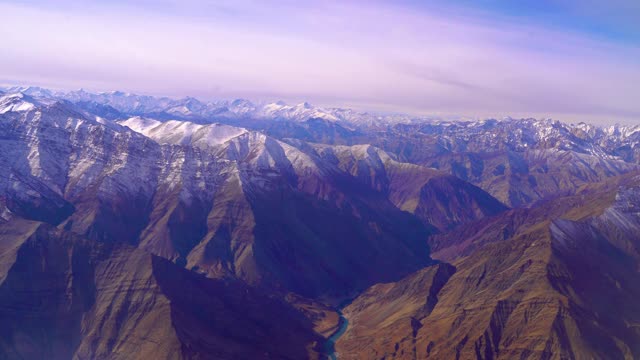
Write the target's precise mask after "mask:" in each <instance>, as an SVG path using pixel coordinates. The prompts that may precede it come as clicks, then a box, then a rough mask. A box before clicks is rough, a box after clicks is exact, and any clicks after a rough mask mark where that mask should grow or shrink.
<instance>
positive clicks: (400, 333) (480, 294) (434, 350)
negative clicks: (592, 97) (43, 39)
mask: <svg viewBox="0 0 640 360" xmlns="http://www.w3.org/2000/svg"><path fill="white" fill-rule="evenodd" d="M0 168H2V170H3V171H2V175H1V176H0V320H1V321H2V324H3V325H4V326H3V329H2V330H0V331H1V332H2V334H1V335H0V358H8V359H12V358H26V359H41V358H42V359H44V358H47V359H50V358H54V359H69V358H73V359H85V358H96V359H119V358H122V359H125V358H126V359H131V358H137V359H146V358H158V359H163V358H164V359H175V358H184V359H208V358H212V359H245V358H265V359H303V358H317V359H320V358H326V357H327V356H339V357H340V358H341V359H392V358H394V359H416V358H419V359H423V358H434V359H450V358H451V359H453V358H455V359H510V358H520V359H569V358H574V359H583V358H629V359H632V358H637V357H640V332H639V331H638V324H639V322H638V321H640V308H638V306H637V305H636V301H635V299H636V298H637V295H638V294H636V293H637V292H638V289H640V286H638V285H640V283H638V282H640V274H638V269H640V263H639V262H638V261H639V260H640V253H639V252H638V249H640V239H639V238H638V236H637V234H640V217H639V214H640V211H639V210H638V207H639V206H640V202H639V201H640V197H639V196H638V194H640V192H639V191H640V190H639V189H640V125H639V126H621V125H615V126H608V127H598V126H593V125H588V124H584V123H580V124H566V123H562V122H559V121H554V120H536V119H512V118H506V119H502V120H495V119H487V120H479V121H470V120H459V121H450V120H446V121H445V120H439V119H429V118H418V117H411V116H406V115H378V114H370V113H360V112H357V111H353V110H349V109H339V108H320V107H315V106H313V105H310V104H308V103H303V104H298V105H287V104H285V103H283V102H277V103H253V102H251V101H248V100H244V99H238V100H233V101H213V102H202V101H199V100H197V99H195V98H183V99H173V98H166V97H152V96H140V95H133V94H127V93H123V92H117V91H116V92H109V93H98V94H95V93H89V92H86V91H84V90H79V91H72V92H58V91H51V90H47V89H42V88H37V87H14V88H6V89H2V90H1V92H0ZM334 334H340V335H341V336H339V337H336V336H332V335H334ZM333 352H335V353H333Z"/></svg>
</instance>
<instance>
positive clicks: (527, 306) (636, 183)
mask: <svg viewBox="0 0 640 360" xmlns="http://www.w3.org/2000/svg"><path fill="white" fill-rule="evenodd" d="M638 194H640V177H638V176H637V175H633V176H631V175H629V176H626V177H622V178H617V179H612V180H609V181H608V182H606V183H603V184H598V185H592V186H589V187H587V188H584V189H582V190H581V191H580V192H579V194H578V195H575V196H571V197H568V198H561V199H558V200H555V201H550V202H548V203H547V204H544V205H541V208H540V209H538V210H529V209H519V210H512V211H509V212H507V213H504V214H501V215H498V216H497V217H495V218H493V219H487V220H484V221H480V223H481V225H477V224H476V225H473V226H472V225H469V226H468V229H467V230H465V231H466V232H468V233H469V234H471V233H473V234H474V235H475V240H473V241H471V243H472V244H473V245H474V246H475V249H474V250H471V249H470V247H471V244H469V243H468V242H469V241H467V243H465V244H464V245H466V246H465V247H462V248H461V247H460V244H459V243H457V242H456V239H458V238H460V239H462V238H467V236H464V235H461V236H459V237H454V238H453V243H451V244H449V243H448V238H447V236H446V235H443V236H441V237H440V240H439V241H440V243H439V246H440V248H441V249H446V248H447V247H448V246H455V247H456V249H457V250H456V251H453V252H446V251H444V250H441V252H442V254H446V255H447V256H445V257H446V258H448V259H449V260H450V261H451V264H452V265H445V264H443V265H438V266H437V267H431V268H426V269H424V270H421V271H419V272H417V273H415V274H413V275H410V276H408V277H406V278H405V279H403V280H401V281H400V282H397V283H391V284H385V285H376V286H374V287H372V288H370V289H369V290H367V291H365V292H364V293H363V294H362V295H361V296H359V297H358V298H356V300H355V301H354V302H353V303H352V304H351V305H349V306H348V307H347V308H346V309H345V310H344V312H345V314H347V317H348V319H349V320H350V325H351V326H350V329H349V330H347V333H346V334H345V336H344V337H342V338H341V339H340V341H338V344H337V348H338V351H340V352H341V354H342V355H343V357H344V358H362V359H365V358H367V359H368V358H387V359H389V358H398V359H413V358H434V359H442V358H459V359H470V358H473V359H475V358H479V359H511V358H523V359H529V358H532V359H533V358H536V359H537V358H549V359H561V358H580V359H582V358H628V359H632V358H636V357H638V356H639V354H640V348H639V347H638V345H637V344H639V343H640V342H639V340H640V333H639V332H638V331H637V326H636V324H637V321H638V319H639V317H640V307H638V306H637V303H636V302H635V301H633V300H632V299H634V298H635V297H636V296H637V295H638V294H636V293H637V289H639V287H638V285H639V284H640V276H638V274H637V268H638V265H639V263H638V259H639V257H638V250H637V249H638V246H639V245H640V237H638V235H637V234H640V232H639V230H640V227H639V226H640V217H638V212H637V209H636V207H637V204H638V200H639V199H638ZM477 226H482V228H479V227H477ZM472 228H473V229H472ZM461 232H464V231H462V230H461ZM459 251H460V252H459ZM437 254H438V252H436V256H437ZM442 269H448V271H447V272H446V275H441V276H440V277H438V276H437V274H438V273H442V271H443V270H442ZM454 269H455V272H453V270H454ZM451 273H453V274H452V275H450V274H451ZM447 277H448V278H447ZM438 280H440V281H438ZM442 282H445V284H444V285H441V283H442ZM425 295H427V296H425ZM434 299H435V300H434ZM427 310H429V311H427ZM383 334H384V335H383ZM362 337H364V338H366V340H363V339H362Z"/></svg>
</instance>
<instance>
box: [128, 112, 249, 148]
mask: <svg viewBox="0 0 640 360" xmlns="http://www.w3.org/2000/svg"><path fill="white" fill-rule="evenodd" d="M119 124H120V125H123V126H127V127H128V128H130V129H131V130H133V131H135V132H138V133H140V134H142V135H144V136H146V137H149V138H151V139H153V140H155V141H156V142H158V143H160V144H174V145H193V146H197V147H202V148H206V147H210V146H215V145H220V144H223V143H225V142H227V141H229V140H231V139H233V138H235V137H238V136H240V135H242V134H245V133H247V132H248V131H247V130H246V129H243V128H238V127H234V126H229V125H222V124H207V125H200V124H196V123H192V122H188V121H180V120H170V121H165V122H161V121H158V120H154V119H148V118H142V117H132V118H129V119H127V120H124V121H120V122H119Z"/></svg>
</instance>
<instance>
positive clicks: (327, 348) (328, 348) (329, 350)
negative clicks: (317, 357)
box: [324, 311, 349, 360]
mask: <svg viewBox="0 0 640 360" xmlns="http://www.w3.org/2000/svg"><path fill="white" fill-rule="evenodd" d="M338 314H340V321H339V325H338V330H336V332H334V333H333V335H331V336H330V337H329V339H327V342H326V343H325V344H324V353H325V354H327V358H328V359H329V360H338V353H337V352H336V342H337V341H338V339H339V338H340V337H341V336H342V335H343V334H344V333H345V331H347V327H349V320H347V318H346V317H344V315H342V311H338Z"/></svg>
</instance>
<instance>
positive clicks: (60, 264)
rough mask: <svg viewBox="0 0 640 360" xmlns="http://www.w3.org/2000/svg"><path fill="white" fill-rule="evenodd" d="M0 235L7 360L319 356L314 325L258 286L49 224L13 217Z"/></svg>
mask: <svg viewBox="0 0 640 360" xmlns="http://www.w3.org/2000/svg"><path fill="white" fill-rule="evenodd" d="M0 231H1V233H2V234H3V236H2V238H1V239H0V243H1V244H2V246H1V249H2V253H1V254H0V263H1V264H2V273H1V274H0V275H1V276H0V279H2V281H1V282H0V318H2V319H3V326H2V330H0V332H1V336H0V353H2V354H3V356H4V357H6V358H29V359H70V358H94V359H95V358H111V359H120V358H121V359H149V358H154V359H193V358H217V359H237V358H282V359H300V358H307V357H316V356H317V352H316V350H315V349H316V348H319V347H318V343H319V342H320V340H321V337H320V336H319V335H317V334H316V333H315V332H314V331H313V324H312V323H311V322H310V321H309V320H307V318H306V317H305V316H304V315H303V314H302V313H301V312H300V311H298V310H297V309H295V308H294V307H292V306H291V305H289V304H288V303H287V302H285V301H283V300H279V299H277V298H274V297H273V296H271V295H269V294H265V293H263V292H262V291H260V290H258V289H254V288H250V287H248V286H246V285H244V284H242V283H239V282H237V281H230V282H225V281H222V280H212V279H207V278H205V277H203V276H201V275H198V274H196V273H193V272H190V271H187V270H184V269H181V268H180V267H178V266H176V265H175V264H172V263H171V262H169V261H167V260H164V259H162V258H159V257H156V256H154V255H150V254H148V253H146V252H144V251H141V250H137V249H135V248H132V247H130V246H126V245H112V244H100V243H96V242H93V241H90V240H86V239H83V238H81V237H79V236H77V235H74V234H71V233H69V232H66V231H63V230H59V229H55V228H52V227H51V226H49V225H45V224H40V223H35V222H28V221H23V220H16V221H14V222H12V223H11V224H8V223H5V224H2V225H0ZM7 234H12V235H14V236H12V237H8V236H5V235H7Z"/></svg>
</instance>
